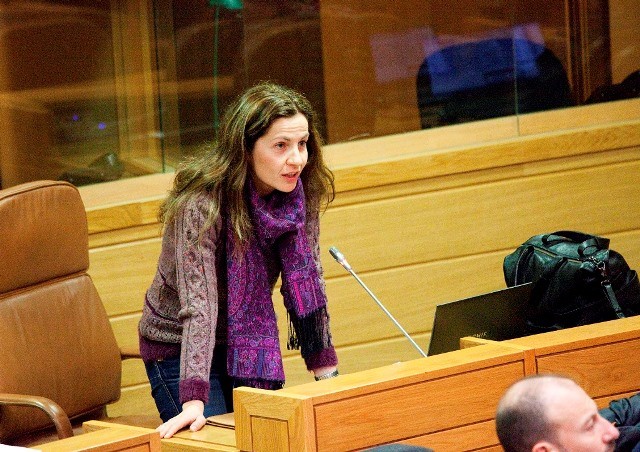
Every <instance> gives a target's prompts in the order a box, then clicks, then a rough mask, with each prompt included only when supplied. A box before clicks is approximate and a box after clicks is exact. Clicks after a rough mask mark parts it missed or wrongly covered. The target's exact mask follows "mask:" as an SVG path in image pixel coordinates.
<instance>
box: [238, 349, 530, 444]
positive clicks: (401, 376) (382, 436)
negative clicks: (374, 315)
mask: <svg viewBox="0 0 640 452" xmlns="http://www.w3.org/2000/svg"><path fill="white" fill-rule="evenodd" d="M524 375H525V361H524V353H523V352H522V350H518V349H515V348H508V347H504V346H502V345H500V344H487V345H484V346H482V347H473V348H469V349H465V350H457V351H455V352H451V353H447V354H443V355H436V356H431V357H428V358H420V359H416V360H413V361H408V362H402V363H397V364H393V365H390V366H385V367H380V368H376V369H372V370H368V371H363V372H357V373H354V374H350V375H341V376H339V377H337V378H333V379H330V380H323V381H319V382H313V383H309V384H304V385H299V386H294V387H291V388H285V389H282V390H279V391H264V390H259V389H252V388H237V389H235V390H234V411H235V419H236V443H237V444H236V446H237V448H238V449H240V450H243V451H249V450H250V451H255V452H267V451H269V452H271V451H275V450H278V451H279V450H287V451H300V452H302V451H308V452H310V451H314V452H315V451H318V452H320V451H332V452H338V451H347V450H354V449H356V450H357V449H366V448H370V447H374V446H377V445H381V444H387V443H394V442H402V443H405V444H412V445H421V446H425V447H430V448H432V449H435V450H438V451H441V450H458V451H460V450H467V449H476V450H477V449H485V450H494V449H495V450H499V449H498V448H497V445H498V438H497V436H496V433H495V427H494V424H493V418H494V415H495V409H496V406H497V403H498V400H499V399H500V397H501V396H502V394H503V393H504V391H505V390H506V388H507V386H508V385H509V384H510V383H512V382H513V381H515V380H517V379H518V378H521V377H522V376H524Z"/></svg>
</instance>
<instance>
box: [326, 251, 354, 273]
mask: <svg viewBox="0 0 640 452" xmlns="http://www.w3.org/2000/svg"><path fill="white" fill-rule="evenodd" d="M329 254H331V255H332V256H333V258H334V259H335V260H336V261H337V262H338V263H339V264H340V265H342V266H343V267H344V268H345V269H346V270H347V271H351V265H349V262H347V259H346V258H345V257H344V254H342V253H341V252H340V251H338V248H336V247H335V246H332V247H331V248H329Z"/></svg>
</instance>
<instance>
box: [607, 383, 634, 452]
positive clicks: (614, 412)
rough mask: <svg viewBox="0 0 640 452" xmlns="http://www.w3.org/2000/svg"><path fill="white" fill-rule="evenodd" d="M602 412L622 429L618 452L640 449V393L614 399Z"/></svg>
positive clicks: (617, 442)
mask: <svg viewBox="0 0 640 452" xmlns="http://www.w3.org/2000/svg"><path fill="white" fill-rule="evenodd" d="M600 414H601V415H602V417H604V418H605V419H607V420H608V421H611V422H613V423H615V425H616V427H618V430H619V431H620V437H619V438H618V440H617V441H616V449H615V450H616V452H629V451H634V452H636V451H640V393H638V394H636V395H634V396H632V397H628V398H625V399H620V400H614V401H612V402H611V403H609V406H608V407H606V408H603V409H601V410H600Z"/></svg>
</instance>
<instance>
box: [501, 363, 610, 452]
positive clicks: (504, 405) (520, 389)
mask: <svg viewBox="0 0 640 452" xmlns="http://www.w3.org/2000/svg"><path fill="white" fill-rule="evenodd" d="M496 431H497V433H498V438H499V439H500V443H501V444H502V447H503V448H504V450H505V452H556V451H557V452H565V451H566V452H581V451H589V452H599V451H613V450H614V448H615V444H616V439H617V438H618V435H619V432H618V429H616V427H614V426H613V424H612V423H611V422H609V421H607V420H606V419H605V418H603V417H602V416H601V415H600V413H599V412H598V407H597V406H596V404H595V402H594V401H593V400H592V399H591V398H590V397H589V396H588V395H587V393H585V392H584V390H583V389H582V388H581V387H580V386H578V385H577V384H576V383H575V382H574V381H573V380H571V379H569V378H565V377H561V376H558V375H535V376H531V377H527V378H524V379H522V380H519V381H517V382H516V383H514V384H513V385H512V386H511V387H510V388H509V389H508V390H507V391H506V392H505V394H504V396H503V397H502V399H501V400H500V403H499V404H498V410H497V413H496Z"/></svg>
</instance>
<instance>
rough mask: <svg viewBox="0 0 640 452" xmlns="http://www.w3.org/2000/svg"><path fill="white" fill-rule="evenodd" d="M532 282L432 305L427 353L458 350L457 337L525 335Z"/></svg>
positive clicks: (500, 338)
mask: <svg viewBox="0 0 640 452" xmlns="http://www.w3.org/2000/svg"><path fill="white" fill-rule="evenodd" d="M532 287H533V284H532V283H527V284H522V285H519V286H514V287H508V288H505V289H501V290H497V291H495V292H489V293H485V294H482V295H477V296H474V297H470V298H465V299H463V300H458V301H453V302H451V303H444V304H439V305H437V306H436V313H435V316H434V319H433V329H432V331H431V342H430V343H429V351H428V353H427V354H428V355H429V356H431V355H437V354H440V353H445V352H450V351H453V350H458V349H459V348H460V338H462V337H466V336H474V337H478V338H482V339H490V340H496V341H501V340H506V339H513V338H516V337H521V336H526V335H527V331H528V330H527V323H526V310H527V305H528V302H529V298H530V296H531V289H532Z"/></svg>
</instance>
